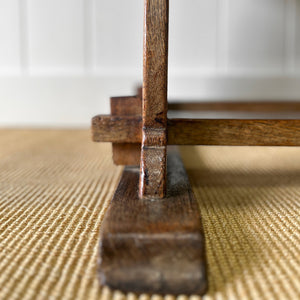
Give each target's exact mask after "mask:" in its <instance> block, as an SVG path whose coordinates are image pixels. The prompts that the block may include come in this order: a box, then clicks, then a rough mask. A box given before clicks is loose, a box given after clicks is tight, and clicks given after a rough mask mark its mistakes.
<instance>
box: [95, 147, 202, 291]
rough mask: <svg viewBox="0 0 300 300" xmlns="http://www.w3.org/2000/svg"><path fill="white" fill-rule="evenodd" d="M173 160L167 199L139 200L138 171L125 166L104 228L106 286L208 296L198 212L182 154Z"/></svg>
mask: <svg viewBox="0 0 300 300" xmlns="http://www.w3.org/2000/svg"><path fill="white" fill-rule="evenodd" d="M168 160H169V164H168V191H167V197H166V198H165V199H152V201H149V200H147V199H139V197H138V193H137V190H138V181H139V179H138V178H139V170H138V168H128V167H127V168H125V171H124V173H123V176H122V178H121V180H120V184H119V186H118V188H117V190H116V193H115V195H114V197H113V199H112V202H111V204H110V207H109V209H108V211H107V213H106V216H105V219H104V221H103V225H102V229H101V244H100V258H101V259H100V270H99V273H100V280H101V283H102V284H105V285H108V286H110V287H111V288H113V289H120V290H122V291H125V292H136V293H152V294H153V293H158V294H166V293H168V294H175V295H179V294H187V295H190V294H203V293H204V292H205V290H206V287H207V281H206V270H205V269H206V264H205V251H204V250H205V249H204V245H205V243H204V236H203V230H202V225H201V218H200V214H199V208H198V205H197V201H196V199H195V197H194V195H193V192H192V190H191V187H190V184H189V181H188V177H187V175H186V173H185V170H184V167H183V164H182V162H181V160H180V157H179V155H178V153H175V152H173V153H170V154H169V155H168ZM116 220H117V221H116Z"/></svg>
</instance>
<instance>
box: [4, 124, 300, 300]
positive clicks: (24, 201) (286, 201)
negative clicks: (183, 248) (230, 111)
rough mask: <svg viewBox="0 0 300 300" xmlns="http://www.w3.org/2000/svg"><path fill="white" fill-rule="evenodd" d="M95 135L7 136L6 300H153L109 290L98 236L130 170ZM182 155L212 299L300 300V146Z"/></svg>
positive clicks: (6, 133)
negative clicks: (102, 277)
mask: <svg viewBox="0 0 300 300" xmlns="http://www.w3.org/2000/svg"><path fill="white" fill-rule="evenodd" d="M89 135H90V134H89V132H87V131H75V130H74V131H71V130H70V131H42V130H36V131H26V130H2V131H0V220H1V222H0V299H1V300H2V299H3V300H4V299H5V300H6V299H49V300H54V299H91V300H92V299H132V300H133V299H138V298H139V299H150V297H151V296H150V295H141V296H139V297H137V296H136V295H134V294H128V295H123V294H122V293H120V292H117V291H110V290H109V289H108V288H101V287H100V286H99V283H98V280H97V275H96V268H97V251H98V239H99V235H98V232H99V228H100V226H101V221H102V219H103V214H104V212H105V210H106V208H107V205H108V203H109V201H110V199H111V197H112V195H113V192H114V190H115V188H116V185H117V183H118V179H119V177H120V174H121V172H122V168H121V167H116V166H114V165H113V164H112V161H111V158H110V157H111V148H110V145H107V144H94V143H92V142H90V136H89ZM182 153H183V157H184V161H185V164H186V166H187V168H188V172H189V176H190V179H191V182H192V185H193V188H194V191H195V194H196V197H197V199H198V201H199V206H200V209H201V213H202V216H203V223H204V230H205V234H206V247H207V260H208V276H209V284H210V285H209V287H210V288H209V291H208V294H207V295H206V296H205V297H204V299H205V300H210V299H220V300H221V299H300V227H299V225H300V148H285V147H282V148H268V147H266V148H262V147H251V148H249V147H236V148H230V147H186V148H182ZM151 299H161V297H159V296H152V298H151ZM166 299H169V300H170V299H174V297H172V296H167V297H166ZM179 299H187V297H185V296H181V297H179ZM191 299H194V300H196V299H200V298H199V297H197V296H193V297H191Z"/></svg>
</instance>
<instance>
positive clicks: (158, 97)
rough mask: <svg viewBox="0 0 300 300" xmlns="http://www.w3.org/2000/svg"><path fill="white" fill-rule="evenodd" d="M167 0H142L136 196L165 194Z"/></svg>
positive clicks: (151, 196)
mask: <svg viewBox="0 0 300 300" xmlns="http://www.w3.org/2000/svg"><path fill="white" fill-rule="evenodd" d="M168 22H169V0H145V17H144V55H143V60H144V63H143V97H142V98H143V110H142V111H143V113H142V115H143V127H142V133H143V138H142V147H141V163H140V184H139V195H140V197H141V198H147V197H150V198H153V197H157V198H164V197H165V195H166V162H167V159H166V155H167V154H166V151H167V111H168V102H167V81H168Z"/></svg>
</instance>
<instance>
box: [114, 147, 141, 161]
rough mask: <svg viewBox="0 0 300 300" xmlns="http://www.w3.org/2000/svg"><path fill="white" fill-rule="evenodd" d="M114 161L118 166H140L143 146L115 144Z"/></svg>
mask: <svg viewBox="0 0 300 300" xmlns="http://www.w3.org/2000/svg"><path fill="white" fill-rule="evenodd" d="M112 151H113V161H114V164H115V165H117V166H139V165H140V160H141V144H129V143H113V148H112Z"/></svg>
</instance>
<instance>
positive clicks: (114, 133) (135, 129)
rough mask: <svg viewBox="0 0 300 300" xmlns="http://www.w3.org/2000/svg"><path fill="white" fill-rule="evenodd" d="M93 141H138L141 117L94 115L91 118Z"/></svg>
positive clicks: (139, 138)
mask: <svg viewBox="0 0 300 300" xmlns="http://www.w3.org/2000/svg"><path fill="white" fill-rule="evenodd" d="M92 139H93V141H94V142H112V143H140V142H141V141H142V117H135V116H126V117H121V116H96V117H94V118H93V119H92Z"/></svg>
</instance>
